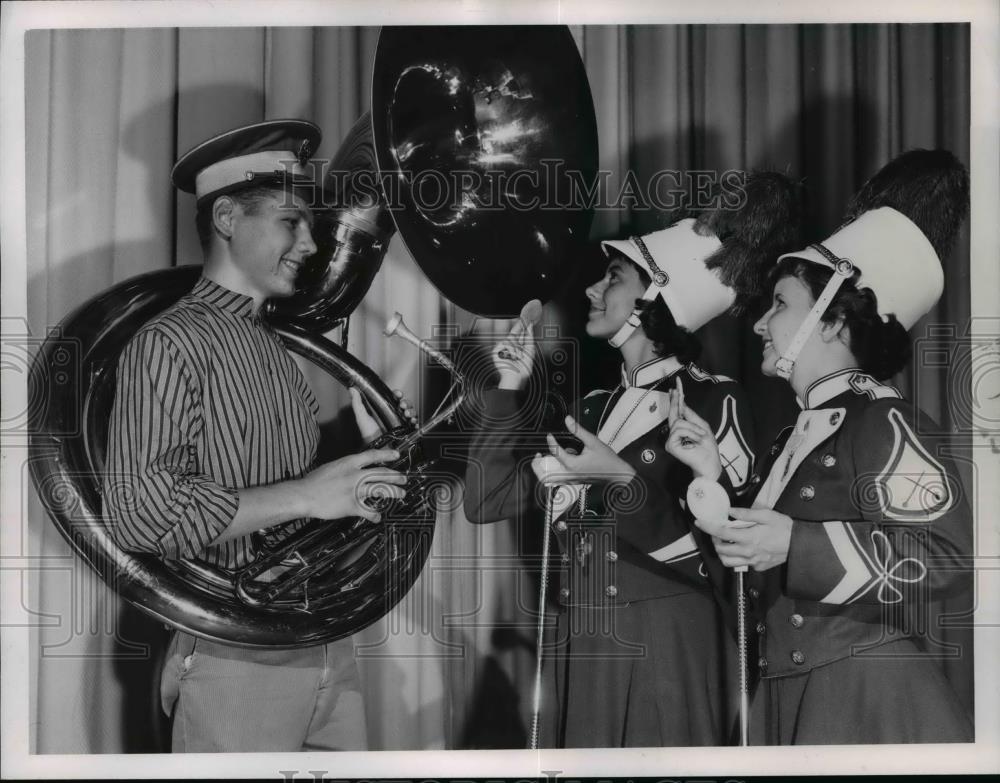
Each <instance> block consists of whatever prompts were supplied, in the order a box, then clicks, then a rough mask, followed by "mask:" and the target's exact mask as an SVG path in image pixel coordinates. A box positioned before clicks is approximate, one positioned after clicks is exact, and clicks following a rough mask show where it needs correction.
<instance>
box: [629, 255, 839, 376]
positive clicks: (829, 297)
mask: <svg viewBox="0 0 1000 783" xmlns="http://www.w3.org/2000/svg"><path fill="white" fill-rule="evenodd" d="M810 247H811V248H813V250H815V251H816V252H817V253H819V254H820V255H822V256H823V257H824V258H825V259H826V260H827V261H829V262H830V266H832V267H833V271H834V274H833V276H832V277H831V278H830V279H829V280H828V281H827V283H826V287H825V288H824V289H823V293H821V294H820V295H819V299H817V300H816V303H815V304H814V305H813V307H812V310H810V311H809V315H807V316H806V319H805V320H804V321H803V322H802V324H801V325H800V326H799V330H798V331H797V332H796V333H795V337H793V338H792V344H791V345H789V346H788V348H787V350H786V351H785V352H784V354H782V356H781V357H780V358H779V359H778V361H777V363H776V368H777V371H778V375H779V376H781V377H782V378H784V379H785V380H786V381H787V380H788V379H789V378H791V377H792V370H793V369H795V360H796V359H798V358H799V353H800V352H801V351H802V347H803V346H804V345H805V344H806V340H808V339H809V336H810V335H811V334H812V333H813V330H814V329H815V328H816V324H818V323H819V320H820V318H822V317H823V313H825V312H826V308H827V307H828V306H829V304H830V302H831V301H833V297H834V296H836V295H837V291H839V290H840V286H841V285H843V284H844V282H845V281H846V280H848V279H849V278H850V277H851V275H852V274H854V264H853V263H851V261H850V259H847V258H838V257H837V256H835V255H834V254H833V253H831V252H830V251H829V250H827V249H826V248H825V247H823V245H821V244H820V243H818V242H817V243H816V244H815V245H810ZM616 337H617V335H616Z"/></svg>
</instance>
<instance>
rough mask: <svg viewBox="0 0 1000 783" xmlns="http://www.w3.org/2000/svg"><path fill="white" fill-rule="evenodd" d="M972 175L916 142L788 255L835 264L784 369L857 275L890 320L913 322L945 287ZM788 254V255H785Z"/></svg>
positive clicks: (786, 372)
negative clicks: (821, 235)
mask: <svg viewBox="0 0 1000 783" xmlns="http://www.w3.org/2000/svg"><path fill="white" fill-rule="evenodd" d="M968 201H969V179H968V173H967V172H966V170H965V167H964V166H963V165H962V164H961V163H960V162H959V161H958V159H957V158H956V157H955V156H954V155H953V154H952V153H950V152H948V151H947V150H910V151H909V152H905V153H903V154H902V155H899V156H898V157H896V158H894V159H893V160H892V161H890V162H889V163H888V164H886V165H885V166H884V167H883V168H882V169H881V170H880V171H879V172H878V173H877V174H875V176H873V177H872V178H871V179H870V180H868V181H867V182H866V183H865V184H864V185H863V186H862V188H861V189H860V190H859V191H858V193H857V194H855V196H854V197H853V198H852V199H851V202H850V204H849V205H848V209H847V215H846V221H847V222H845V223H844V224H843V225H842V226H841V227H840V228H839V229H837V231H835V232H834V233H833V234H832V235H831V236H830V237H828V238H827V239H825V240H823V241H822V242H818V243H816V244H813V245H810V246H809V247H808V248H806V249H804V250H800V251H797V252H794V253H786V254H785V255H783V256H782V257H781V258H782V259H784V258H800V259H802V260H804V261H808V262H812V263H814V264H820V265H822V266H827V267H830V268H831V269H833V270H834V271H835V274H834V275H833V276H831V278H830V281H829V282H828V283H827V285H826V287H825V289H824V290H823V292H822V294H821V295H820V296H819V298H818V299H817V300H816V303H815V304H814V305H813V308H812V310H811V312H810V313H809V315H808V316H807V317H806V320H805V321H804V322H803V323H802V325H801V326H800V327H799V330H798V332H797V333H796V335H795V337H794V338H793V339H792V342H791V344H790V345H789V347H788V348H787V349H786V351H785V353H784V355H783V356H782V357H781V358H780V359H779V361H778V373H779V374H780V375H782V376H783V377H785V378H788V377H791V372H792V368H793V366H794V363H795V359H796V358H798V354H799V352H800V351H801V350H802V347H803V345H805V343H806V341H807V340H808V339H809V335H810V334H811V333H812V331H813V329H815V327H816V324H817V323H818V322H819V321H820V319H821V318H822V316H823V314H824V313H825V312H826V308H827V307H828V305H829V304H830V302H831V301H832V300H833V298H834V296H835V295H836V293H837V291H838V290H839V288H840V286H841V285H842V284H843V283H844V282H845V281H846V280H848V279H850V278H851V277H852V275H854V272H855V270H857V272H858V277H857V279H856V281H855V285H856V286H857V288H858V289H863V288H867V289H870V290H871V291H872V293H874V294H875V298H876V301H877V305H878V313H879V315H880V316H882V319H883V320H889V318H890V317H894V318H895V319H896V320H897V321H898V322H899V323H900V324H901V325H902V326H903V328H904V329H910V328H912V327H913V325H914V324H915V323H916V322H917V321H918V320H920V318H921V317H923V316H924V315H925V314H926V313H928V312H929V311H930V309H931V308H932V307H933V306H934V305H935V303H936V302H937V300H938V299H939V298H940V297H941V292H942V291H943V290H944V272H943V270H942V267H941V264H942V261H943V260H944V259H945V258H947V256H948V254H949V252H950V250H951V246H952V244H953V243H954V240H955V236H956V235H957V234H958V230H959V228H960V227H961V225H962V222H963V221H964V220H965V214H966V211H967V209H968ZM779 260H780V259H779Z"/></svg>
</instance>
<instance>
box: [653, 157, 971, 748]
mask: <svg viewBox="0 0 1000 783" xmlns="http://www.w3.org/2000/svg"><path fill="white" fill-rule="evenodd" d="M967 196H968V184H967V179H966V176H965V171H964V168H963V167H962V166H961V164H959V163H958V162H957V161H956V160H955V159H954V157H953V156H951V155H950V153H944V152H940V151H936V152H928V151H924V150H919V151H914V152H910V153H907V154H906V155H904V156H901V157H900V158H898V159H896V160H895V161H893V162H892V163H891V164H890V165H889V166H887V167H886V168H885V169H883V170H882V171H881V172H880V173H879V174H878V175H876V177H875V178H873V179H872V180H871V181H870V182H869V183H867V184H866V185H865V187H864V189H863V190H862V191H861V194H859V197H858V198H856V199H855V201H854V203H853V204H852V207H851V210H850V212H849V215H848V218H849V222H848V223H847V224H845V225H844V226H843V227H842V228H841V229H839V230H838V231H837V232H836V233H835V234H833V235H832V236H831V237H830V238H829V239H827V240H825V241H824V242H823V243H818V244H815V245H811V246H810V247H808V248H806V249H805V250H802V251H799V252H796V253H792V254H789V255H787V256H783V257H782V258H781V259H780V260H779V263H778V265H777V267H776V268H775V269H774V270H773V273H772V281H773V296H772V302H771V307H770V309H769V310H768V311H767V312H766V313H765V314H764V316H763V317H762V318H761V319H760V320H759V321H758V322H757V324H756V325H755V327H754V331H755V332H756V333H757V334H758V335H760V337H761V338H762V340H763V359H762V364H761V367H762V370H763V372H764V373H765V374H766V375H780V376H782V377H784V378H786V379H787V380H788V382H789V383H790V384H791V386H792V388H793V389H794V391H795V393H796V395H797V397H798V399H799V402H800V403H801V405H802V408H803V410H802V412H801V413H800V414H799V417H798V419H797V421H796V424H795V426H794V427H789V428H788V430H786V431H785V432H783V433H782V434H781V436H780V437H779V439H778V441H777V442H776V443H775V445H774V446H773V447H772V449H771V451H770V453H769V454H768V456H767V459H766V460H765V461H764V464H763V466H762V470H761V472H760V476H761V477H763V481H762V482H760V486H759V488H758V491H757V495H756V499H755V501H754V503H753V507H752V508H749V509H746V508H734V509H732V511H731V516H732V517H733V518H734V519H733V520H731V521H729V522H725V523H720V522H717V521H716V522H712V521H710V520H699V521H698V523H697V524H698V526H699V527H701V528H703V529H704V530H706V531H707V532H709V533H711V534H712V536H713V543H714V545H715V548H716V550H717V552H718V554H719V556H720V558H721V559H722V562H723V563H724V564H725V565H727V566H733V567H739V566H745V567H750V568H751V569H753V571H755V572H758V573H756V574H753V577H754V579H753V582H752V585H753V586H752V588H751V589H750V590H749V598H750V606H751V610H752V611H753V612H754V613H755V614H756V615H757V617H756V618H755V619H756V623H755V625H756V631H757V635H758V639H757V646H758V659H757V666H758V669H759V675H760V681H759V685H758V687H757V691H756V694H755V697H754V702H753V710H752V713H753V720H752V724H751V736H752V738H753V741H754V743H755V744H820V743H837V744H849V743H902V742H958V741H971V739H972V728H971V723H970V719H969V716H968V714H967V713H966V711H965V710H964V708H963V706H962V704H961V702H960V700H959V699H958V697H957V695H956V693H955V692H954V690H953V689H952V687H951V685H950V684H949V683H948V681H947V680H946V679H945V676H944V674H943V672H942V670H941V669H940V667H939V665H938V663H937V662H936V661H935V660H932V659H931V657H930V656H929V651H928V650H925V649H923V647H922V646H921V641H920V639H919V634H920V633H921V629H923V632H925V633H926V632H927V631H928V623H927V611H928V602H929V599H931V598H940V597H943V596H946V595H949V594H952V593H954V592H956V591H959V590H962V589H965V587H966V586H967V577H968V572H967V570H965V569H966V568H967V566H966V565H963V559H965V558H967V557H968V556H969V555H970V554H971V517H970V513H969V507H968V504H967V503H966V502H965V499H964V493H963V491H962V489H961V484H960V483H959V481H958V480H957V478H956V473H955V470H954V467H953V465H952V464H951V463H950V462H949V460H948V459H947V458H946V457H945V456H943V455H942V454H941V453H939V452H938V451H937V450H936V449H935V448H934V447H933V446H932V445H931V443H930V442H929V441H927V440H926V439H925V437H924V435H925V433H929V432H934V431H939V428H937V426H936V425H935V424H934V423H933V422H931V421H930V420H929V419H928V418H927V417H926V416H924V415H923V414H922V413H921V412H920V411H919V410H916V409H915V408H914V406H913V405H911V404H910V403H908V402H907V401H906V400H904V399H902V397H901V396H900V394H899V392H898V391H897V390H896V389H895V388H893V387H892V386H888V385H886V384H885V383H884V381H886V380H887V379H889V378H891V377H892V376H893V375H894V374H895V373H897V372H898V371H900V370H901V369H902V368H903V367H904V366H905V364H906V362H907V360H908V358H909V355H910V345H909V338H908V336H907V332H906V330H907V328H909V327H911V326H912V325H913V324H914V323H915V322H916V321H917V320H918V319H919V318H920V317H921V316H922V315H924V314H925V313H926V312H927V311H928V310H929V309H930V308H931V307H932V306H933V305H934V303H935V302H936V301H937V299H938V298H939V296H940V294H941V290H942V281H943V274H942V270H941V262H940V258H939V255H940V257H941V258H943V257H946V256H947V253H948V248H949V245H950V243H951V241H952V238H953V237H954V235H955V233H956V231H957V230H958V227H959V226H960V224H961V222H962V219H963V216H964V204H965V201H966V199H967ZM928 199H930V200H931V201H932V202H934V207H933V208H932V209H928V208H926V207H927V200H928ZM670 419H671V422H672V423H673V425H674V426H673V427H672V429H671V434H670V437H669V439H668V442H667V450H668V451H669V452H670V453H671V454H673V455H674V456H676V457H677V458H678V459H680V460H682V461H685V462H687V463H688V464H690V465H692V466H693V468H694V472H695V473H696V474H700V473H702V470H701V469H700V468H699V467H698V464H700V463H702V462H705V460H706V456H705V455H706V454H711V453H712V452H713V448H714V446H713V440H712V437H711V435H710V433H709V432H708V427H707V425H706V423H705V422H703V421H699V420H698V419H697V417H696V416H692V415H691V414H690V413H688V414H687V415H686V416H685V415H682V414H681V413H680V410H679V401H678V400H672V401H671V416H670ZM755 481H759V479H757V480H755Z"/></svg>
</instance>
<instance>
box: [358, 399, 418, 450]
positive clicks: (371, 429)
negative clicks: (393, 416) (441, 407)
mask: <svg viewBox="0 0 1000 783" xmlns="http://www.w3.org/2000/svg"><path fill="white" fill-rule="evenodd" d="M350 391H351V409H352V410H353V411H354V420H355V421H356V422H357V424H358V432H360V433H361V439H362V441H364V443H365V445H368V444H369V443H372V442H374V441H375V440H376V439H377V438H378V437H379V436H380V435H381V434H382V432H383V430H382V426H381V425H380V424H379V423H378V421H377V420H376V419H375V417H374V416H372V415H371V413H370V412H369V411H368V406H367V405H366V404H365V400H364V397H362V396H361V392H360V391H359V390H358V388H357V387H356V386H352V387H351V390H350ZM393 394H395V395H396V399H397V400H399V407H400V410H401V411H402V413H403V416H404V418H406V420H407V421H408V422H409V423H410V424H413V425H416V423H417V412H416V411H415V410H414V408H413V405H412V404H411V403H410V401H409V400H408V399H406V398H405V397H404V396H403V392H401V391H400V390H399V389H396V390H395V391H394V392H393Z"/></svg>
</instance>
